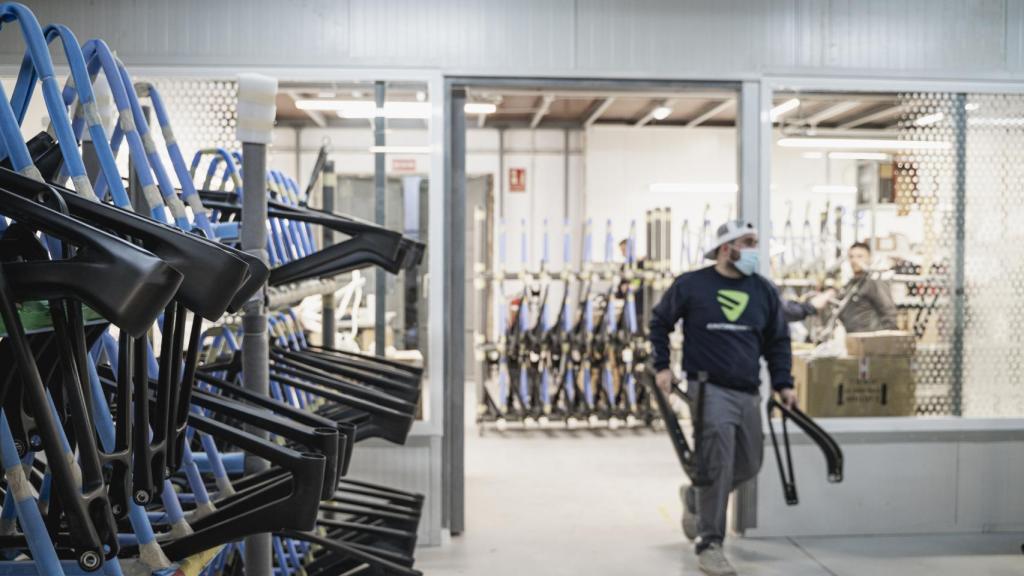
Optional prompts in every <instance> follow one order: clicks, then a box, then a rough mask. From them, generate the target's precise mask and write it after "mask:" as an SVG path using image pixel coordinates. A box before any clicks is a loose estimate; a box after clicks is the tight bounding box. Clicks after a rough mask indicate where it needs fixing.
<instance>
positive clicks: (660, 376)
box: [654, 368, 676, 396]
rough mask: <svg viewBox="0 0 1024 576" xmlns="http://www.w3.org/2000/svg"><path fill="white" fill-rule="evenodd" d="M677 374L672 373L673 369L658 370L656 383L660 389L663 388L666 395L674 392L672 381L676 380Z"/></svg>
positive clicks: (655, 378) (655, 377)
mask: <svg viewBox="0 0 1024 576" xmlns="http://www.w3.org/2000/svg"><path fill="white" fill-rule="evenodd" d="M675 379H676V376H675V374H673V373H672V370H669V369H668V368H665V369H664V370H658V373H657V374H656V375H655V376H654V383H655V384H657V385H658V389H659V390H661V391H662V392H663V393H664V394H665V395H666V396H668V395H670V394H671V393H672V383H673V382H675Z"/></svg>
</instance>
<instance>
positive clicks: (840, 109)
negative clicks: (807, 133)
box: [802, 100, 860, 126]
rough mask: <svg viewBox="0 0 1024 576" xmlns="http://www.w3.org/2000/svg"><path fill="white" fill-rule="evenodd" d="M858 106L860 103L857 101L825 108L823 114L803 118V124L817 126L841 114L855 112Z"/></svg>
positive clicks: (845, 101) (848, 101)
mask: <svg viewBox="0 0 1024 576" xmlns="http://www.w3.org/2000/svg"><path fill="white" fill-rule="evenodd" d="M857 106H860V102H858V101H856V100H844V101H842V102H838V103H836V104H833V105H831V106H829V107H828V108H825V109H824V110H822V111H821V112H816V113H814V114H811V115H810V116H808V117H807V118H803V119H802V122H803V123H804V124H807V125H810V126H817V125H818V124H821V123H822V122H824V121H825V120H828V119H829V118H835V117H836V116H839V115H840V114H845V113H847V112H849V111H850V110H853V109H854V108H856V107H857Z"/></svg>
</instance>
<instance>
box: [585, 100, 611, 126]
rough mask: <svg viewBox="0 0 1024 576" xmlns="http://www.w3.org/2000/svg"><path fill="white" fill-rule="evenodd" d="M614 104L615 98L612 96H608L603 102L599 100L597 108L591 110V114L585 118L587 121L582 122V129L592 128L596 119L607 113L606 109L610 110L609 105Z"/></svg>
mask: <svg viewBox="0 0 1024 576" xmlns="http://www.w3.org/2000/svg"><path fill="white" fill-rule="evenodd" d="M614 103H615V97H614V96H609V97H607V98H605V99H604V100H601V101H600V102H599V103H598V104H597V106H596V107H595V108H594V109H593V112H591V113H590V114H589V115H588V116H587V119H586V120H584V121H583V127H584V128H590V127H591V126H593V125H594V123H595V122H597V120H598V118H600V117H601V115H602V114H604V113H605V112H607V111H608V108H611V105H612V104H614Z"/></svg>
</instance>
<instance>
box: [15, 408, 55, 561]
mask: <svg viewBox="0 0 1024 576" xmlns="http://www.w3.org/2000/svg"><path fill="white" fill-rule="evenodd" d="M0 461H2V462H3V465H4V469H5V470H6V471H8V472H7V473H8V474H9V473H10V471H11V470H13V469H15V468H19V470H20V466H21V461H20V460H19V459H18V449H17V448H16V447H15V446H14V435H13V434H11V428H10V425H9V424H8V422H7V415H6V414H4V413H3V411H2V410H0ZM22 473H23V472H22ZM26 482H27V479H26ZM14 506H15V508H16V509H17V511H18V520H19V522H21V527H22V531H23V532H24V534H25V540H26V542H27V543H28V548H29V550H31V551H32V560H33V564H35V567H36V569H37V570H38V571H39V574H40V575H41V576H49V575H51V574H58V575H59V574H64V571H63V569H62V568H61V565H60V559H59V558H57V552H56V550H54V548H53V541H52V540H50V534H49V532H47V530H46V525H45V524H44V522H43V515H42V514H41V513H40V512H39V507H38V506H37V505H36V503H35V500H34V499H33V498H32V496H31V492H29V493H28V494H27V495H26V496H25V497H18V496H15V498H14Z"/></svg>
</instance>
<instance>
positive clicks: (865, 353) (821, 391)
mask: <svg viewBox="0 0 1024 576" xmlns="http://www.w3.org/2000/svg"><path fill="white" fill-rule="evenodd" d="M846 351H847V354H848V355H847V356H828V357H814V356H812V355H809V354H804V353H797V354H794V356H793V378H794V381H795V383H796V390H797V395H798V397H799V400H800V406H802V407H803V409H804V411H805V412H807V414H809V415H810V416H824V417H829V416H836V417H848V416H912V415H914V408H915V406H914V375H913V367H912V364H913V361H914V335H913V334H910V333H907V332H901V331H895V330H892V331H882V332H870V333H860V334H848V335H847V336H846Z"/></svg>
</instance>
